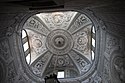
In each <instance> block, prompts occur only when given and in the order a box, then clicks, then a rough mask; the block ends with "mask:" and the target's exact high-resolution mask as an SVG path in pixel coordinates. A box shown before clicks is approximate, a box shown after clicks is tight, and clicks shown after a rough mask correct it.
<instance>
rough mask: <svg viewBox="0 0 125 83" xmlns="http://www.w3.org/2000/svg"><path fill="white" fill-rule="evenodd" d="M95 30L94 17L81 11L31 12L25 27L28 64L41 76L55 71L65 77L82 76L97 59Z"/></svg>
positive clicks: (23, 36)
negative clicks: (91, 17) (90, 17)
mask: <svg viewBox="0 0 125 83" xmlns="http://www.w3.org/2000/svg"><path fill="white" fill-rule="evenodd" d="M94 33H95V32H94V25H93V23H92V21H91V20H90V19H89V18H88V17H87V16H86V15H85V14H81V13H78V12H74V11H63V12H48V13H39V14H36V15H34V16H31V17H30V18H29V19H28V20H27V21H26V23H25V24H24V26H23V30H22V40H23V41H24V42H25V43H24V45H23V46H24V49H25V48H26V50H24V52H25V54H26V61H27V64H28V65H29V67H30V68H31V70H32V72H33V73H34V74H35V75H37V76H40V77H45V76H46V75H48V74H51V73H53V72H55V73H57V74H58V73H59V72H63V74H64V76H63V77H62V78H75V77H78V76H82V75H84V74H85V73H86V72H88V71H89V69H90V68H91V66H92V64H93V62H94V57H95V54H94V51H93V50H92V48H94V47H95V45H94V44H95V39H94V38H93V34H94ZM26 42H27V45H25V44H26Z"/></svg>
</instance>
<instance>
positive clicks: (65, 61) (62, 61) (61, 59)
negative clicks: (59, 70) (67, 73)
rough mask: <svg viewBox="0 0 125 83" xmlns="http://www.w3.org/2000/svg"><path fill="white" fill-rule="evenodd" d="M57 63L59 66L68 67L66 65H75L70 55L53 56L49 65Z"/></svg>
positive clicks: (52, 65)
mask: <svg viewBox="0 0 125 83" xmlns="http://www.w3.org/2000/svg"><path fill="white" fill-rule="evenodd" d="M56 59H57V61H56ZM55 65H56V66H57V67H66V66H69V67H73V63H72V61H71V60H70V58H69V57H68V55H63V56H57V55H55V56H53V58H52V61H51V63H50V65H49V67H54V66H55Z"/></svg>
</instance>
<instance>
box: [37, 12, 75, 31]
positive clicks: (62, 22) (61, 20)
mask: <svg viewBox="0 0 125 83" xmlns="http://www.w3.org/2000/svg"><path fill="white" fill-rule="evenodd" d="M76 14H77V12H70V11H68V12H53V13H42V14H37V16H38V17H39V18H40V19H41V20H42V21H43V22H44V23H45V24H46V26H47V27H48V28H49V29H50V30H54V29H64V30H66V29H67V28H68V26H69V25H70V23H71V22H72V20H73V19H74V16H75V15H76Z"/></svg>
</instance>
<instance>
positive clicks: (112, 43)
mask: <svg viewBox="0 0 125 83" xmlns="http://www.w3.org/2000/svg"><path fill="white" fill-rule="evenodd" d="M119 46H120V41H119V39H118V38H117V37H115V36H111V35H109V34H107V35H106V47H105V52H106V53H107V54H111V50H112V49H116V48H118V47H119Z"/></svg>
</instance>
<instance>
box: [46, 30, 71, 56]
mask: <svg viewBox="0 0 125 83" xmlns="http://www.w3.org/2000/svg"><path fill="white" fill-rule="evenodd" d="M46 46H47V48H48V49H49V50H50V51H51V52H52V53H53V54H56V55H63V54H66V53H68V52H69V51H70V50H71V49H72V47H73V39H72V36H71V35H70V33H69V32H67V31H66V30H63V29H56V30H53V31H52V32H50V34H49V35H48V36H47V39H46Z"/></svg>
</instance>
